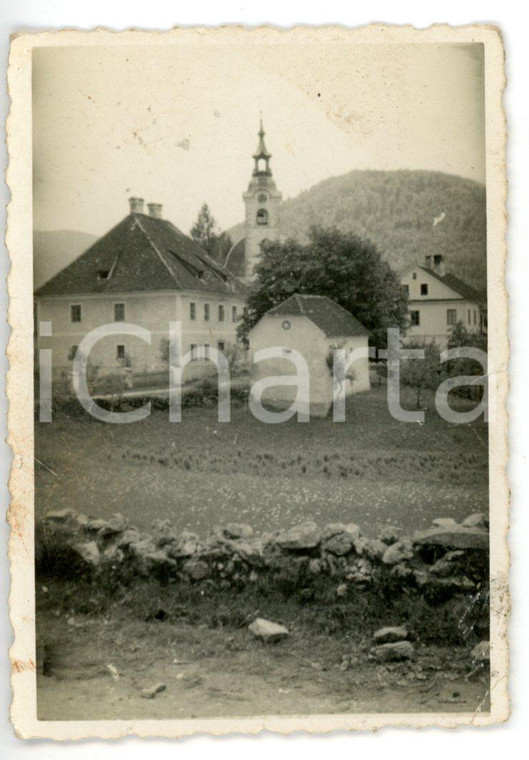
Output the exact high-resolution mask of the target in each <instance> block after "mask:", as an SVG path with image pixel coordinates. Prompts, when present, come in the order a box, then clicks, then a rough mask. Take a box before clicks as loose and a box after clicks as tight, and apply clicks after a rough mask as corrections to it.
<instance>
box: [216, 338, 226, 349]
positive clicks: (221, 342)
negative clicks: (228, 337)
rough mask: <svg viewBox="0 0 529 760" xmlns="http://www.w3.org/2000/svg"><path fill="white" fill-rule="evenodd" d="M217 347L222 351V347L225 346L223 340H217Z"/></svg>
mask: <svg viewBox="0 0 529 760" xmlns="http://www.w3.org/2000/svg"><path fill="white" fill-rule="evenodd" d="M217 348H218V349H219V351H224V349H225V348H226V344H225V343H224V341H223V340H219V342H218V343H217Z"/></svg>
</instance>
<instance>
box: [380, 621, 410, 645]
mask: <svg viewBox="0 0 529 760" xmlns="http://www.w3.org/2000/svg"><path fill="white" fill-rule="evenodd" d="M407 638H408V631H407V629H406V628H404V626H402V625H398V626H386V628H379V629H378V631H375V633H374V634H373V641H374V642H375V644H392V643H393V642H395V641H404V640H405V639H407Z"/></svg>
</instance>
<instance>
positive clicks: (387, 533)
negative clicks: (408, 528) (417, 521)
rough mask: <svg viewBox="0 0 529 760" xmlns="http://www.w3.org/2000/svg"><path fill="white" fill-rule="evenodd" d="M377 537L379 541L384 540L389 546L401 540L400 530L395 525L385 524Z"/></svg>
mask: <svg viewBox="0 0 529 760" xmlns="http://www.w3.org/2000/svg"><path fill="white" fill-rule="evenodd" d="M377 538H378V540H379V541H383V542H384V543H385V544H387V545H388V546H391V544H396V543H397V541H398V540H399V538H400V532H399V529H398V528H396V527H395V526H394V525H385V526H384V527H383V528H382V530H381V531H380V533H379V534H378V537H377Z"/></svg>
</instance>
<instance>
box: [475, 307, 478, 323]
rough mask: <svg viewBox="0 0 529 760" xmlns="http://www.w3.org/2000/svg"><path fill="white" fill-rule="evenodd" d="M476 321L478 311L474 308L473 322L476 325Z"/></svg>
mask: <svg viewBox="0 0 529 760" xmlns="http://www.w3.org/2000/svg"><path fill="white" fill-rule="evenodd" d="M477 323H478V312H477V310H476V309H474V324H475V325H477Z"/></svg>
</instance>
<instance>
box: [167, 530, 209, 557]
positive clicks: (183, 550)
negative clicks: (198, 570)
mask: <svg viewBox="0 0 529 760" xmlns="http://www.w3.org/2000/svg"><path fill="white" fill-rule="evenodd" d="M201 548H202V544H201V541H200V538H199V537H198V536H197V534H196V533H191V531H188V530H184V531H183V532H182V533H181V534H180V536H179V537H178V539H177V540H176V541H175V542H173V543H170V544H168V545H167V554H168V555H169V556H170V557H173V558H174V559H180V558H184V557H192V556H193V555H195V554H198V553H199V552H200V550H201Z"/></svg>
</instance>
